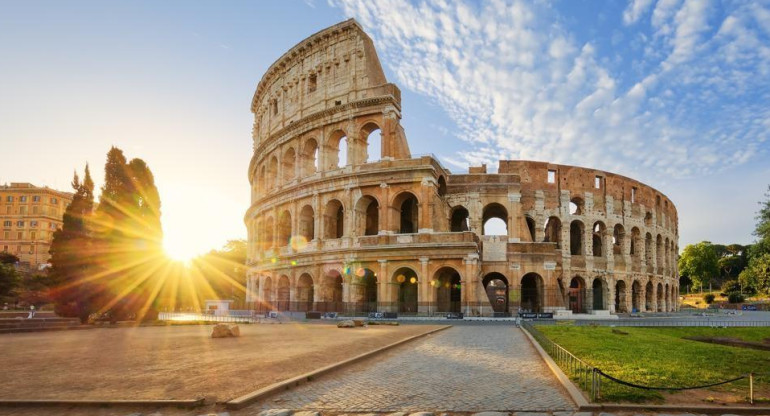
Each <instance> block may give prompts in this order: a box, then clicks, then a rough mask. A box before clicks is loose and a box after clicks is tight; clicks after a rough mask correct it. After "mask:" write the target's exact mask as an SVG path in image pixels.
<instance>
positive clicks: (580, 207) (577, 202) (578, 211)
mask: <svg viewBox="0 0 770 416" xmlns="http://www.w3.org/2000/svg"><path fill="white" fill-rule="evenodd" d="M585 207H586V203H585V201H583V198H580V197H578V196H576V197H573V198H572V199H570V200H569V213H570V215H583V214H584V213H585Z"/></svg>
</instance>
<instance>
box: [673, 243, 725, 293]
mask: <svg viewBox="0 0 770 416" xmlns="http://www.w3.org/2000/svg"><path fill="white" fill-rule="evenodd" d="M679 274H680V275H682V276H688V277H689V278H690V279H691V280H692V281H693V282H694V283H695V284H697V285H699V286H700V287H701V288H703V285H704V284H705V283H709V284H710V283H711V280H712V279H713V278H714V277H715V276H718V275H719V265H718V258H717V254H716V250H715V249H714V246H713V245H712V244H711V243H710V242H708V241H701V242H700V243H698V244H689V245H687V247H685V248H684V251H682V255H681V256H680V257H679Z"/></svg>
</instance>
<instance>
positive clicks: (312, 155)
mask: <svg viewBox="0 0 770 416" xmlns="http://www.w3.org/2000/svg"><path fill="white" fill-rule="evenodd" d="M301 160H302V162H301V163H302V166H301V169H302V176H310V175H312V174H314V173H316V172H317V171H318V142H317V141H316V139H314V138H309V139H307V140H305V144H304V145H303V146H302V154H301Z"/></svg>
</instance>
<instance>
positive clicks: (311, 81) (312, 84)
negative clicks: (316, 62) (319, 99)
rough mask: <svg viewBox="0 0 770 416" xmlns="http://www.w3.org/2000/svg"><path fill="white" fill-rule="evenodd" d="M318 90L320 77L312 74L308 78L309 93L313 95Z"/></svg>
mask: <svg viewBox="0 0 770 416" xmlns="http://www.w3.org/2000/svg"><path fill="white" fill-rule="evenodd" d="M316 88H318V76H317V75H316V74H310V76H309V77H307V92H308V93H311V92H313V91H315V90H316Z"/></svg>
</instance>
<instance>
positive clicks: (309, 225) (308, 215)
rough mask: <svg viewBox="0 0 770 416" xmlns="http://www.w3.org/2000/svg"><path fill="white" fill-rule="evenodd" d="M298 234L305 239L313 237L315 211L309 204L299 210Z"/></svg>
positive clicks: (308, 239)
mask: <svg viewBox="0 0 770 416" xmlns="http://www.w3.org/2000/svg"><path fill="white" fill-rule="evenodd" d="M299 235H301V236H303V237H305V240H307V241H310V240H312V239H314V238H315V213H314V212H313V207H311V206H310V205H305V206H304V207H302V210H301V211H300V212H299Z"/></svg>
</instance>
